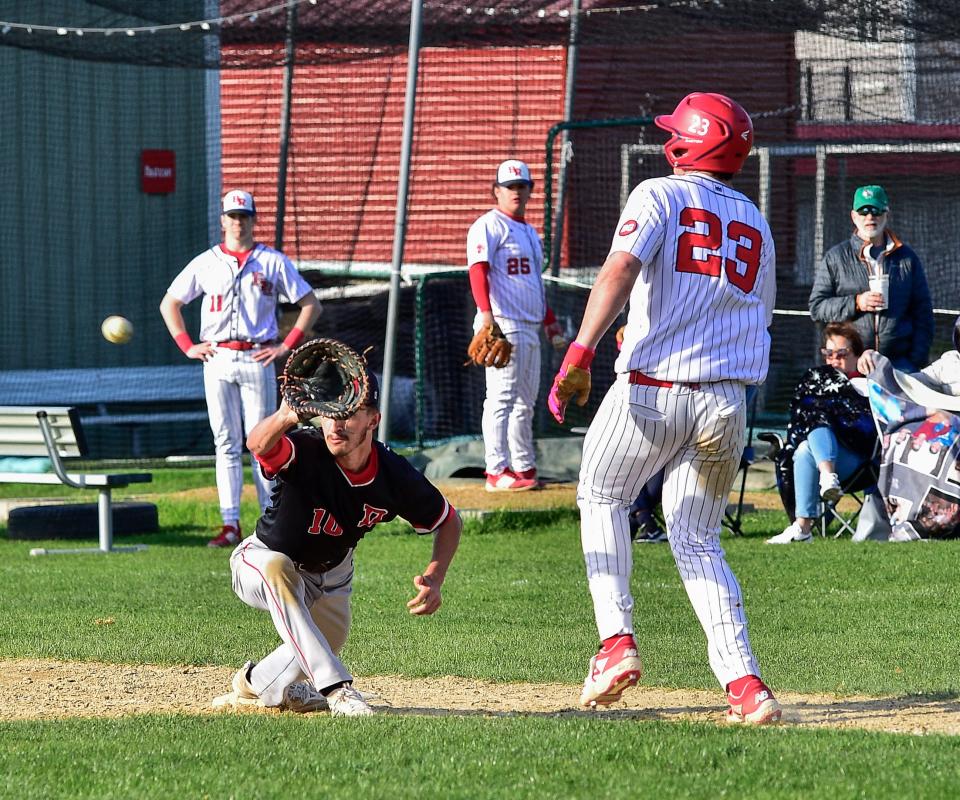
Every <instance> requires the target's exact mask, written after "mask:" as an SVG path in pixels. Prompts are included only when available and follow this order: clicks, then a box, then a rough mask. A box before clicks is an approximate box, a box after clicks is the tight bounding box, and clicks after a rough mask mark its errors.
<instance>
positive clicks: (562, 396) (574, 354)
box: [547, 342, 596, 424]
mask: <svg viewBox="0 0 960 800" xmlns="http://www.w3.org/2000/svg"><path fill="white" fill-rule="evenodd" d="M594 355H596V351H595V350H593V349H592V348H590V347H584V346H583V345H582V344H577V343H576V342H573V344H571V345H570V347H569V348H568V349H567V354H566V355H565V356H564V357H563V363H562V364H561V365H560V371H559V372H558V373H557V374H556V376H555V377H554V379H553V386H552V387H551V389H550V394H549V395H548V396H547V408H549V409H550V413H551V414H553V418H554V419H555V420H556V421H557V422H559V423H561V424H563V418H564V416H565V415H566V413H567V403H569V402H570V399H571V398H572V397H576V400H577V405H578V406H585V405H586V404H587V398H588V397H589V396H590V364H591V363H592V362H593V357H594Z"/></svg>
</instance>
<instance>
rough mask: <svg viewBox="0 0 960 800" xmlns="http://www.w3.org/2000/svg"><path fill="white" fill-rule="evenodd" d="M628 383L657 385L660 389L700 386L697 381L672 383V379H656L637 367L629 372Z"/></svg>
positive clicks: (696, 387) (694, 387)
mask: <svg viewBox="0 0 960 800" xmlns="http://www.w3.org/2000/svg"><path fill="white" fill-rule="evenodd" d="M629 375H630V383H632V384H635V385H637V386H659V387H660V388H661V389H669V388H670V387H671V386H686V387H687V388H688V389H693V390H694V391H697V390H698V389H699V388H700V384H699V383H674V382H673V381H658V380H657V379H656V378H651V377H650V376H649V375H644V374H643V373H642V372H641V371H640V370H638V369H632V370H630V372H629Z"/></svg>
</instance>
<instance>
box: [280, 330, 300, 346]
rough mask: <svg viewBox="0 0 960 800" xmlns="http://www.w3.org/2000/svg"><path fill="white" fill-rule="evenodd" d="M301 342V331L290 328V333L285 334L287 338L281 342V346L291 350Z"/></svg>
mask: <svg viewBox="0 0 960 800" xmlns="http://www.w3.org/2000/svg"><path fill="white" fill-rule="evenodd" d="M302 341H303V331H302V330H300V329H299V328H291V329H290V333H288V334H287V338H286V339H284V340H283V346H284V347H286V348H287V349H288V350H293V348H294V347H296V346H297V345H298V344H300V342H302Z"/></svg>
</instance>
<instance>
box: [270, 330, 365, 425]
mask: <svg viewBox="0 0 960 800" xmlns="http://www.w3.org/2000/svg"><path fill="white" fill-rule="evenodd" d="M282 381H283V382H282V389H281V391H282V393H283V399H284V401H285V402H286V404H287V405H288V406H290V408H291V409H293V410H294V411H295V412H296V413H297V416H298V417H299V418H300V419H301V420H305V421H307V420H309V421H311V422H313V420H314V418H315V417H327V418H329V419H346V418H347V417H350V416H353V414H355V413H356V412H357V411H358V410H359V409H360V408H361V407H362V406H363V404H364V403H365V402H366V400H367V393H368V392H369V390H370V378H369V376H368V375H367V363H366V360H365V359H364V358H363V356H361V355H358V354H357V353H356V351H354V350H352V349H351V348H350V347H348V346H347V345H345V344H344V343H343V342H338V341H337V340H336V339H311V340H310V341H309V342H304V343H303V344H302V345H300V346H299V347H298V348H297V349H296V350H294V351H293V352H292V353H290V357H289V358H288V359H287V365H286V367H284V370H283V378H282Z"/></svg>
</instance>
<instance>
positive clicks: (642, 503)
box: [628, 470, 667, 544]
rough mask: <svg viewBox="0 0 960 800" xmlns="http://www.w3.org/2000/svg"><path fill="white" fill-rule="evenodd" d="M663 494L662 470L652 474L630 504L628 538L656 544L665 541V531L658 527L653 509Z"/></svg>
mask: <svg viewBox="0 0 960 800" xmlns="http://www.w3.org/2000/svg"><path fill="white" fill-rule="evenodd" d="M662 494H663V470H660V472H658V473H657V474H656V475H654V476H653V477H652V478H651V479H650V480H649V481H647V483H646V484H645V485H644V487H643V488H642V489H641V490H640V494H638V495H637V499H636V500H634V501H633V504H632V505H631V506H630V515H629V517H628V518H629V520H630V538H631V539H633V543H634V544H656V543H658V542H665V541H667V532H666V531H665V530H664V529H663V528H661V527H660V523H659V522H658V521H657V518H656V517H655V516H654V511H655V510H656V508H657V506H658V505H660V497H661V495H662Z"/></svg>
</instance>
